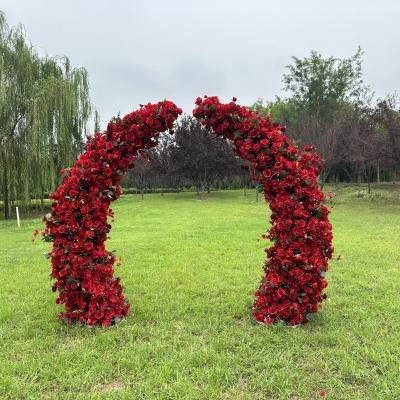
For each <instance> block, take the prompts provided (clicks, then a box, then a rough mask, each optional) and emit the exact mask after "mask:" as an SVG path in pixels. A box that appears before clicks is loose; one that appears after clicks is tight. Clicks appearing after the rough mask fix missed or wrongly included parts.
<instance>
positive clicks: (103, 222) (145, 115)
mask: <svg viewBox="0 0 400 400" xmlns="http://www.w3.org/2000/svg"><path fill="white" fill-rule="evenodd" d="M181 112H182V110H181V109H180V108H178V107H177V106H176V105H175V104H174V103H172V102H170V101H163V102H159V103H157V104H148V105H146V106H141V108H140V109H139V110H138V111H134V112H132V113H130V114H128V115H126V116H125V117H124V118H123V119H121V120H116V121H114V122H111V123H109V124H108V126H107V130H106V131H105V132H104V133H103V134H102V133H99V132H96V133H95V135H94V136H93V137H92V138H89V139H88V141H87V145H86V151H85V152H84V153H83V154H82V155H81V156H80V157H79V159H78V160H77V162H76V164H75V165H74V166H73V167H72V168H71V169H70V170H64V171H63V172H64V174H65V175H66V177H65V179H64V181H63V183H62V184H61V185H60V186H59V187H58V189H57V190H56V192H55V193H53V194H52V195H51V196H50V198H52V199H53V200H54V202H53V204H52V211H51V214H48V215H47V216H46V228H45V231H44V239H45V240H46V241H53V242H54V243H53V250H52V252H51V253H49V256H50V257H51V258H52V274H51V276H52V277H53V278H54V279H56V282H55V283H54V285H53V291H58V292H59V296H58V298H57V303H59V304H65V309H66V310H65V312H63V313H61V314H60V317H61V318H62V319H64V320H66V321H67V322H69V323H72V322H79V323H82V324H88V325H103V326H109V325H112V324H114V323H115V322H117V321H118V320H119V319H121V318H123V317H124V316H126V315H127V313H128V311H129V304H128V303H127V301H126V300H125V297H124V294H123V292H122V286H121V284H120V280H119V278H116V277H114V271H113V265H114V262H115V257H114V255H113V253H112V252H110V251H107V250H106V249H105V245H104V242H105V241H106V239H107V234H108V232H109V231H110V228H111V225H109V223H108V221H107V217H109V216H112V215H113V213H112V210H111V209H110V208H109V206H110V203H111V201H114V200H116V199H117V198H118V197H119V196H120V194H121V189H120V186H119V182H120V181H121V179H122V177H123V175H124V173H125V172H126V171H127V170H128V168H131V167H133V165H134V162H135V156H136V154H137V153H138V151H139V150H141V149H145V148H151V147H154V146H156V145H157V134H159V133H160V132H164V131H166V130H168V129H172V126H173V123H174V121H175V120H176V118H177V117H178V115H179V114H181Z"/></svg>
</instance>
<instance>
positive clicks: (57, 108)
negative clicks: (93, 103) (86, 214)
mask: <svg viewBox="0 0 400 400" xmlns="http://www.w3.org/2000/svg"><path fill="white" fill-rule="evenodd" d="M89 115H90V98H89V84H88V74H87V71H86V70H85V69H83V68H72V67H71V65H70V62H69V60H68V58H66V57H53V58H51V57H47V56H46V57H40V56H39V55H38V54H37V52H36V51H35V49H34V48H33V47H32V45H31V44H30V43H29V42H28V41H27V40H26V38H25V33H24V30H23V28H22V27H21V26H17V27H13V28H11V27H9V26H8V25H7V22H6V19H5V16H4V13H2V12H0V146H1V148H0V171H1V174H0V188H1V193H2V200H3V205H4V216H5V218H6V219H7V218H9V217H10V208H11V204H12V203H14V202H16V201H20V202H22V203H23V204H27V203H28V202H30V201H31V199H33V198H36V199H41V201H42V202H43V198H44V196H45V193H46V192H48V191H50V190H53V189H54V188H55V186H56V185H57V183H58V182H59V176H58V171H59V170H60V169H61V168H64V167H66V166H68V165H70V164H72V163H73V161H74V160H75V158H76V156H77V154H78V153H79V152H80V151H81V150H82V145H83V135H84V133H85V131H86V123H87V121H88V118H89Z"/></svg>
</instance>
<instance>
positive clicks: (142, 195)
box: [140, 188, 144, 200]
mask: <svg viewBox="0 0 400 400" xmlns="http://www.w3.org/2000/svg"><path fill="white" fill-rule="evenodd" d="M140 198H141V199H142V200H143V199H144V188H141V189H140Z"/></svg>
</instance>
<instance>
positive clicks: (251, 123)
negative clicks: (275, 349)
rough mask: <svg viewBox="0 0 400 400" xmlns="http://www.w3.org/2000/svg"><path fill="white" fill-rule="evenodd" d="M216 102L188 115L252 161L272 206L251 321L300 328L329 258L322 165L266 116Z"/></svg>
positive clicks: (316, 299) (317, 298)
mask: <svg viewBox="0 0 400 400" xmlns="http://www.w3.org/2000/svg"><path fill="white" fill-rule="evenodd" d="M235 101H236V99H235V98H233V101H232V102H230V103H228V104H222V103H220V101H219V99H218V97H207V96H205V97H204V99H201V98H200V97H199V98H197V100H196V105H197V108H196V109H195V110H194V111H193V115H194V116H195V117H196V118H199V119H200V120H201V122H202V123H203V124H204V125H205V126H206V127H208V128H211V129H212V130H213V132H214V133H215V134H216V135H220V136H224V137H226V138H228V139H229V140H231V141H232V142H233V143H234V145H235V149H236V152H237V154H238V155H239V156H240V157H242V158H243V159H245V160H248V161H250V163H251V164H252V166H253V169H254V171H255V178H256V179H257V180H258V181H259V182H260V183H262V185H263V188H264V195H265V200H266V201H267V202H268V203H269V206H270V208H271V212H272V215H271V220H272V228H271V229H270V230H269V232H268V234H267V235H263V236H264V238H268V239H270V240H271V241H272V242H273V245H272V247H270V248H268V249H267V250H266V253H267V259H266V262H265V269H264V270H265V276H264V277H263V279H262V281H261V285H260V287H259V289H258V290H257V291H256V293H255V302H254V306H253V315H254V317H255V319H256V320H257V321H258V322H260V323H264V324H271V323H273V322H276V321H277V320H283V321H286V322H287V323H288V324H289V325H297V324H301V323H306V322H307V321H308V320H309V319H310V317H311V315H312V314H313V313H316V312H317V311H318V305H319V303H321V302H322V301H323V300H324V299H325V298H326V295H325V294H322V291H323V289H324V288H325V287H326V286H327V282H326V280H325V273H326V271H327V269H328V260H329V259H330V258H331V256H332V252H333V246H332V226H331V224H330V223H329V221H328V213H329V211H328V209H327V208H326V207H325V206H324V205H323V202H324V194H323V193H322V192H321V190H320V189H319V188H318V175H319V172H320V169H321V166H322V162H321V159H320V157H319V155H318V154H317V153H315V152H313V149H314V147H313V146H306V147H305V151H304V152H302V151H300V150H299V149H298V148H297V147H296V146H295V145H294V143H293V141H292V140H291V139H289V138H288V137H287V136H285V135H284V133H283V132H284V131H285V129H284V127H283V126H281V125H279V124H275V123H271V120H270V118H269V117H262V116H260V115H258V114H257V113H256V112H254V111H252V110H250V109H248V108H246V107H243V106H239V105H237V104H236V103H235Z"/></svg>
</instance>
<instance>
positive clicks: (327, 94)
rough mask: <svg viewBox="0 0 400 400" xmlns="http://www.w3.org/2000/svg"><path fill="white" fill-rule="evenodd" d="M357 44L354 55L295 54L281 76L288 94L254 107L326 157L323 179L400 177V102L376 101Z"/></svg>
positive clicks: (394, 97)
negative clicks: (365, 75) (340, 57)
mask: <svg viewBox="0 0 400 400" xmlns="http://www.w3.org/2000/svg"><path fill="white" fill-rule="evenodd" d="M362 55H363V52H362V50H361V49H360V48H359V49H358V50H357V52H356V53H355V54H354V55H353V56H352V57H350V58H345V59H337V58H333V57H329V58H324V57H323V56H322V55H321V54H319V53H317V52H311V55H310V56H309V57H305V58H302V59H299V58H296V57H294V58H293V63H292V64H291V65H289V66H288V67H287V72H286V73H285V74H284V76H283V83H284V89H285V91H286V93H287V94H288V96H287V97H286V98H279V97H277V98H276V99H275V100H273V101H270V102H265V101H262V100H259V101H257V102H256V103H255V104H254V105H253V107H254V108H255V109H256V110H258V112H260V113H262V114H271V115H272V118H273V120H274V121H279V122H281V123H283V124H284V125H286V127H287V132H288V134H289V136H291V137H293V138H294V139H295V141H296V143H297V144H298V145H299V146H300V147H302V146H304V145H307V144H314V145H316V147H317V150H318V151H319V152H320V153H321V155H322V158H323V159H324V160H325V167H324V169H323V171H322V173H321V176H320V181H321V185H322V186H323V185H324V184H325V183H326V182H358V183H367V184H368V188H369V190H370V188H371V183H372V182H382V181H396V180H397V179H398V174H399V167H400V101H399V97H398V96H397V95H396V94H393V95H388V96H387V97H386V98H383V99H378V100H374V96H373V93H372V91H371V89H370V88H369V87H368V86H366V85H365V84H364V82H363V76H362Z"/></svg>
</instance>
